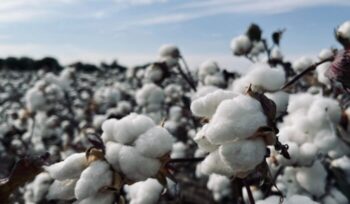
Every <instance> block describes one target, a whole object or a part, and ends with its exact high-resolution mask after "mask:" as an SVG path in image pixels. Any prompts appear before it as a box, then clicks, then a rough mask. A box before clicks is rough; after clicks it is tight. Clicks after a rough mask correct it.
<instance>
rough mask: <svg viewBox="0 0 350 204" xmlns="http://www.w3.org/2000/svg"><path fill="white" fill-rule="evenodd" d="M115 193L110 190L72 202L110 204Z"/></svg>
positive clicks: (79, 203) (78, 203)
mask: <svg viewBox="0 0 350 204" xmlns="http://www.w3.org/2000/svg"><path fill="white" fill-rule="evenodd" d="M114 199H115V195H114V193H112V192H105V193H97V194H94V195H91V196H90V197H87V198H85V199H83V200H81V201H77V203H74V204H96V203H98V204H111V203H114Z"/></svg>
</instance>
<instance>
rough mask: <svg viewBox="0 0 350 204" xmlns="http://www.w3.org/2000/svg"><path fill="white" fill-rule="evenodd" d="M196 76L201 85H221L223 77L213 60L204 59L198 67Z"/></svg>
mask: <svg viewBox="0 0 350 204" xmlns="http://www.w3.org/2000/svg"><path fill="white" fill-rule="evenodd" d="M198 78H199V81H200V82H201V84H203V85H212V86H218V87H223V86H225V79H224V76H223V74H222V73H221V72H220V67H219V66H218V64H217V62H215V61H213V60H207V61H204V62H203V63H202V64H201V65H200V66H199V68H198Z"/></svg>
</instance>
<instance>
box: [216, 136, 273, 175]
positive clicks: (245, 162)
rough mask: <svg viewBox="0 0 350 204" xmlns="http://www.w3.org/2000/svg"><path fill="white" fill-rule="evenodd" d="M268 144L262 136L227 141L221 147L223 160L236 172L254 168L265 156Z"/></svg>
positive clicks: (220, 152) (220, 151)
mask: <svg viewBox="0 0 350 204" xmlns="http://www.w3.org/2000/svg"><path fill="white" fill-rule="evenodd" d="M265 153H266V146H265V143H264V141H263V139H261V138H257V139H250V140H239V141H237V142H233V143H225V144H223V145H222V146H220V148H219V154H220V156H221V158H222V159H223V161H224V162H225V163H226V164H228V165H229V166H230V167H231V169H232V170H233V171H235V172H247V171H250V170H253V169H254V168H255V167H256V166H257V165H258V164H260V163H261V162H262V161H263V159H264V158H265Z"/></svg>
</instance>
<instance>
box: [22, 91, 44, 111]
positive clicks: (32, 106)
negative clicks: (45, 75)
mask: <svg viewBox="0 0 350 204" xmlns="http://www.w3.org/2000/svg"><path fill="white" fill-rule="evenodd" d="M25 100H26V105H27V108H28V109H29V111H32V112H35V111H37V110H42V109H43V108H44V107H45V97H44V95H43V93H42V92H41V91H39V90H37V89H34V88H32V89H30V90H28V92H27V93H26V95H25Z"/></svg>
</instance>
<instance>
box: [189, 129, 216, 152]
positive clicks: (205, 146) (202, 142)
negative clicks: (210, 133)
mask: <svg viewBox="0 0 350 204" xmlns="http://www.w3.org/2000/svg"><path fill="white" fill-rule="evenodd" d="M207 128H208V124H205V125H204V126H203V127H202V129H201V130H200V131H198V133H197V134H196V136H195V138H194V141H195V142H196V143H197V145H198V147H199V148H200V149H201V150H203V151H205V152H213V151H215V150H217V149H218V148H219V146H218V145H214V144H212V143H210V142H209V141H208V139H207V137H206V136H205V132H206V130H207Z"/></svg>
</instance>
